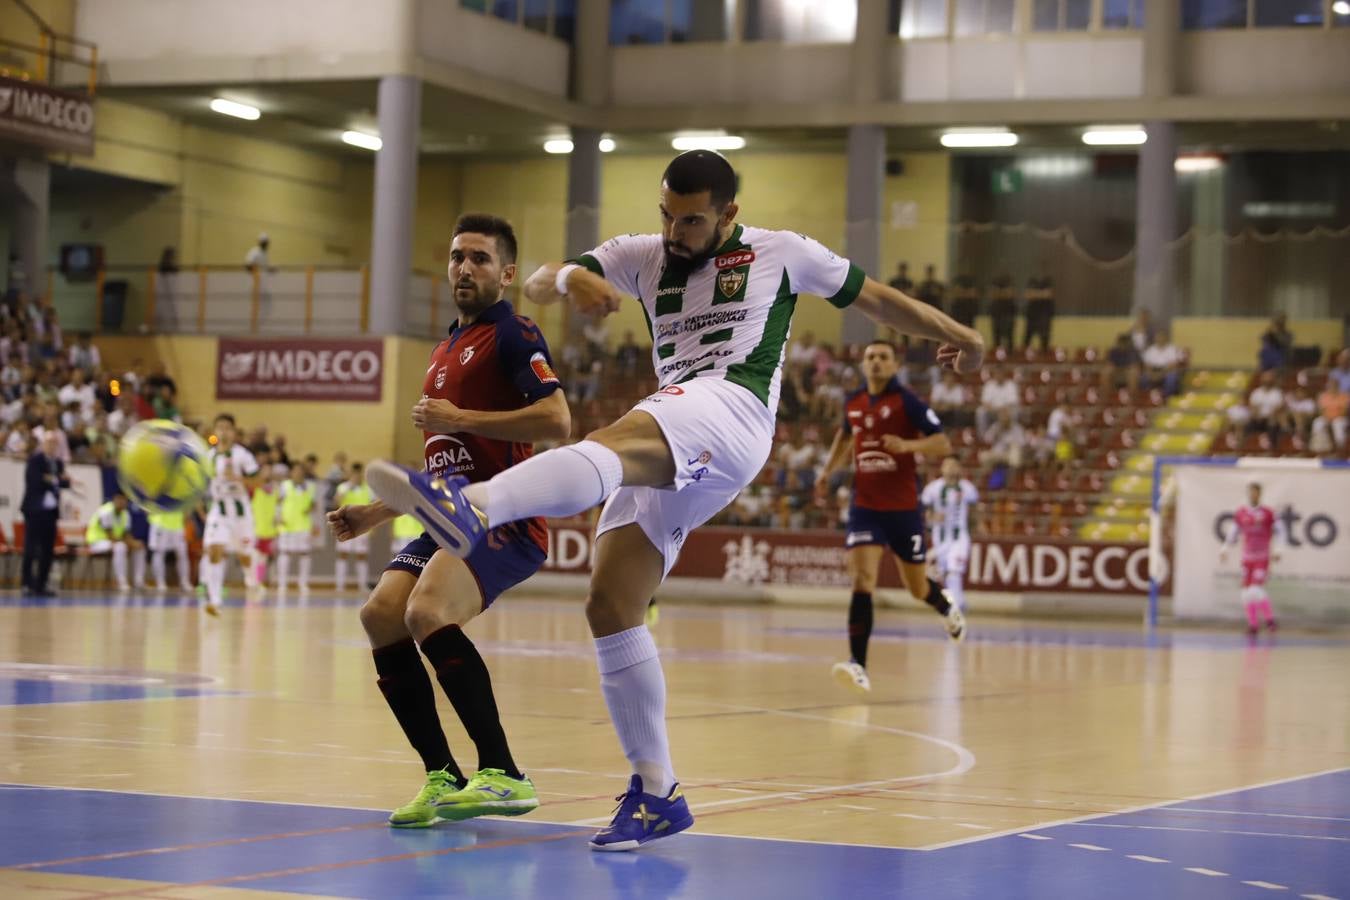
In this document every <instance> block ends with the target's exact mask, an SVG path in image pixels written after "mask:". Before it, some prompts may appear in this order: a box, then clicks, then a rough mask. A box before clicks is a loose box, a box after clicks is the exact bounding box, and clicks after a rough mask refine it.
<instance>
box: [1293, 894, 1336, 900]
mask: <svg viewBox="0 0 1350 900" xmlns="http://www.w3.org/2000/svg"><path fill="white" fill-rule="evenodd" d="M1299 896H1300V897H1302V898H1303V900H1336V898H1335V897H1328V896H1327V895H1326V894H1300V895H1299Z"/></svg>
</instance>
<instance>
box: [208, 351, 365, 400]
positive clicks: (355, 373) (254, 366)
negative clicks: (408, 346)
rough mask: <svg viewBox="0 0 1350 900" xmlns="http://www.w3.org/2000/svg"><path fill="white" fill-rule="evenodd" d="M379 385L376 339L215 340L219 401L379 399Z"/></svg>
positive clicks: (217, 394) (217, 395)
mask: <svg viewBox="0 0 1350 900" xmlns="http://www.w3.org/2000/svg"><path fill="white" fill-rule="evenodd" d="M383 386H384V342H383V341H381V340H378V339H375V340H322V339H292V338H288V339H284V340H258V339H253V338H221V339H220V340H219V341H218V342H217V350H216V397H217V399H220V400H316V401H323V402H332V401H348V402H357V403H378V402H379V400H380V394H381V391H382V390H383Z"/></svg>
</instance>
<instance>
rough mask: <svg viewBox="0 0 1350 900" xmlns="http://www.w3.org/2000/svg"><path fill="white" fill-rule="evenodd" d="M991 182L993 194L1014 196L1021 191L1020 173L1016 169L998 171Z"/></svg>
mask: <svg viewBox="0 0 1350 900" xmlns="http://www.w3.org/2000/svg"><path fill="white" fill-rule="evenodd" d="M991 180H992V182H993V189H994V193H995V194H1016V193H1017V192H1018V191H1020V190H1022V172H1021V171H1020V170H1018V169H999V170H998V171H996V172H994V174H993V176H992V179H991Z"/></svg>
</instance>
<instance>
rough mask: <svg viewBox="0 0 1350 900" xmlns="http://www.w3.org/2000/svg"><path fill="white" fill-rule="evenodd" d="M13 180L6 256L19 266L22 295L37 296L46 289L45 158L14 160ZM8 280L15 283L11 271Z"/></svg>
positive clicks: (47, 200)
mask: <svg viewBox="0 0 1350 900" xmlns="http://www.w3.org/2000/svg"><path fill="white" fill-rule="evenodd" d="M13 178H14V189H13V194H12V198H13V204H14V218H13V221H12V223H11V231H10V233H9V255H10V256H13V257H15V258H16V259H17V261H18V263H19V265H20V266H22V267H23V283H24V287H23V290H24V293H25V294H27V295H28V296H30V297H41V296H42V295H43V294H44V293H45V292H46V290H47V263H48V262H49V260H48V259H47V232H48V230H49V228H50V222H51V166H50V165H49V164H48V163H47V161H46V160H45V159H28V158H19V159H15V160H14V169H13ZM10 278H11V280H15V281H17V279H14V273H12V272H11V273H10ZM50 299H51V298H48V300H49V301H50Z"/></svg>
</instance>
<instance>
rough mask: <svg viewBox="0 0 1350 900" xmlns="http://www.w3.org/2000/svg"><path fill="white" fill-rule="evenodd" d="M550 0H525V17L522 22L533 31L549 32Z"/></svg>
mask: <svg viewBox="0 0 1350 900" xmlns="http://www.w3.org/2000/svg"><path fill="white" fill-rule="evenodd" d="M548 6H549V0H525V18H524V20H523V21H522V22H521V24H522V25H524V26H525V27H526V28H528V29H530V30H531V31H538V32H541V33H543V34H548Z"/></svg>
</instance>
